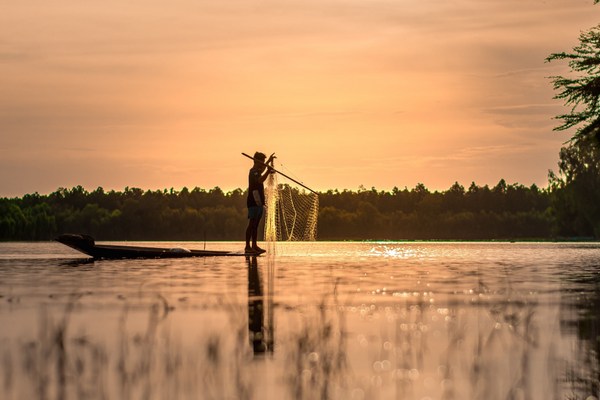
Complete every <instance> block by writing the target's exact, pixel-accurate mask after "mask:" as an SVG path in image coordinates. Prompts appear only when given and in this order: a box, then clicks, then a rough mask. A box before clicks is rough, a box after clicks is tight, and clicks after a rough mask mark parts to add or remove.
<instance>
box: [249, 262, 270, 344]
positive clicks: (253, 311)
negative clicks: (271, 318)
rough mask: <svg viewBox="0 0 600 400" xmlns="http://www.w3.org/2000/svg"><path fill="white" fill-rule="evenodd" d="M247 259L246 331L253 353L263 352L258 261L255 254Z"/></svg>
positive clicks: (261, 304) (261, 302) (261, 299)
mask: <svg viewBox="0 0 600 400" xmlns="http://www.w3.org/2000/svg"><path fill="white" fill-rule="evenodd" d="M246 261H248V332H249V334H250V343H251V344H252V350H253V351H254V353H264V352H265V350H266V347H265V344H264V343H263V341H264V335H263V318H264V316H263V297H262V287H261V284H260V277H259V275H258V261H257V260H256V256H252V259H251V260H250V257H246Z"/></svg>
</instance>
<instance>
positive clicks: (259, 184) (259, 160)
mask: <svg viewBox="0 0 600 400" xmlns="http://www.w3.org/2000/svg"><path fill="white" fill-rule="evenodd" d="M266 158H267V156H266V155H264V154H263V153H259V152H256V153H254V166H253V167H252V169H250V175H249V176H248V199H247V201H246V203H247V206H248V227H247V228H246V249H245V251H246V253H251V254H260V253H264V252H265V250H263V249H261V248H260V247H258V245H257V244H256V240H257V238H258V224H259V222H260V219H261V217H262V215H263V210H264V205H265V187H264V185H263V183H264V181H265V180H266V179H267V177H268V176H269V174H271V173H273V172H274V171H273V169H271V167H272V166H273V159H274V158H275V153H273V154H271V157H269V160H267V162H265V159H266ZM265 168H267V171H266V172H265V173H264V174H263V173H262V172H263V171H264V170H265ZM250 239H252V246H251V245H250Z"/></svg>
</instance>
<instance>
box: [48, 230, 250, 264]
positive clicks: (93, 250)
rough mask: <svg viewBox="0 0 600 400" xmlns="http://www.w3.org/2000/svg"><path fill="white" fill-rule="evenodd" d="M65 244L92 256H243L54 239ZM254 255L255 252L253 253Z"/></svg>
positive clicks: (66, 236)
mask: <svg viewBox="0 0 600 400" xmlns="http://www.w3.org/2000/svg"><path fill="white" fill-rule="evenodd" d="M55 240H56V241H57V242H60V243H62V244H64V245H66V246H69V247H71V248H73V249H75V250H78V251H80V252H82V253H84V254H87V255H88V256H92V257H94V258H98V259H99V258H107V259H116V258H184V257H223V256H244V255H246V254H245V253H244V252H243V251H240V252H231V251H208V250H188V249H184V248H181V247H176V248H156V247H138V246H112V245H104V244H96V242H95V241H94V238H92V237H91V236H88V235H74V234H71V233H66V234H64V235H61V236H59V237H58V238H57V239H55ZM253 255H256V254H253Z"/></svg>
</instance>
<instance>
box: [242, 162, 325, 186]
mask: <svg viewBox="0 0 600 400" xmlns="http://www.w3.org/2000/svg"><path fill="white" fill-rule="evenodd" d="M242 155H244V156H246V157H248V158H249V159H251V160H254V161H258V162H259V163H261V164H264V165H266V166H267V167H269V168H271V169H272V170H273V171H275V172H277V173H278V174H279V175H281V176H285V177H286V178H288V179H289V180H290V181H292V182H294V183H297V184H298V185H300V186H302V187H303V188H304V189H307V190H310V191H311V192H313V193H314V194H316V195H318V194H319V193H317V192H315V191H314V190H312V189H311V188H309V187H307V186H304V185H303V184H301V183H300V182H298V181H297V180H294V179H292V178H290V177H289V176H287V175H286V174H284V173H283V172H279V171H277V170H276V169H275V168H273V167H271V166H269V165H267V164H265V162H264V161H262V160H259V159H258V158H254V157H251V156H249V155H248V154H246V153H242Z"/></svg>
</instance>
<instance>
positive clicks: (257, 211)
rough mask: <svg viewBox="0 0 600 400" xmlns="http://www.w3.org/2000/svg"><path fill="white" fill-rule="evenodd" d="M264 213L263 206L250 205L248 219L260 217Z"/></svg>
mask: <svg viewBox="0 0 600 400" xmlns="http://www.w3.org/2000/svg"><path fill="white" fill-rule="evenodd" d="M262 214H263V208H262V207H248V219H260V217H262Z"/></svg>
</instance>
